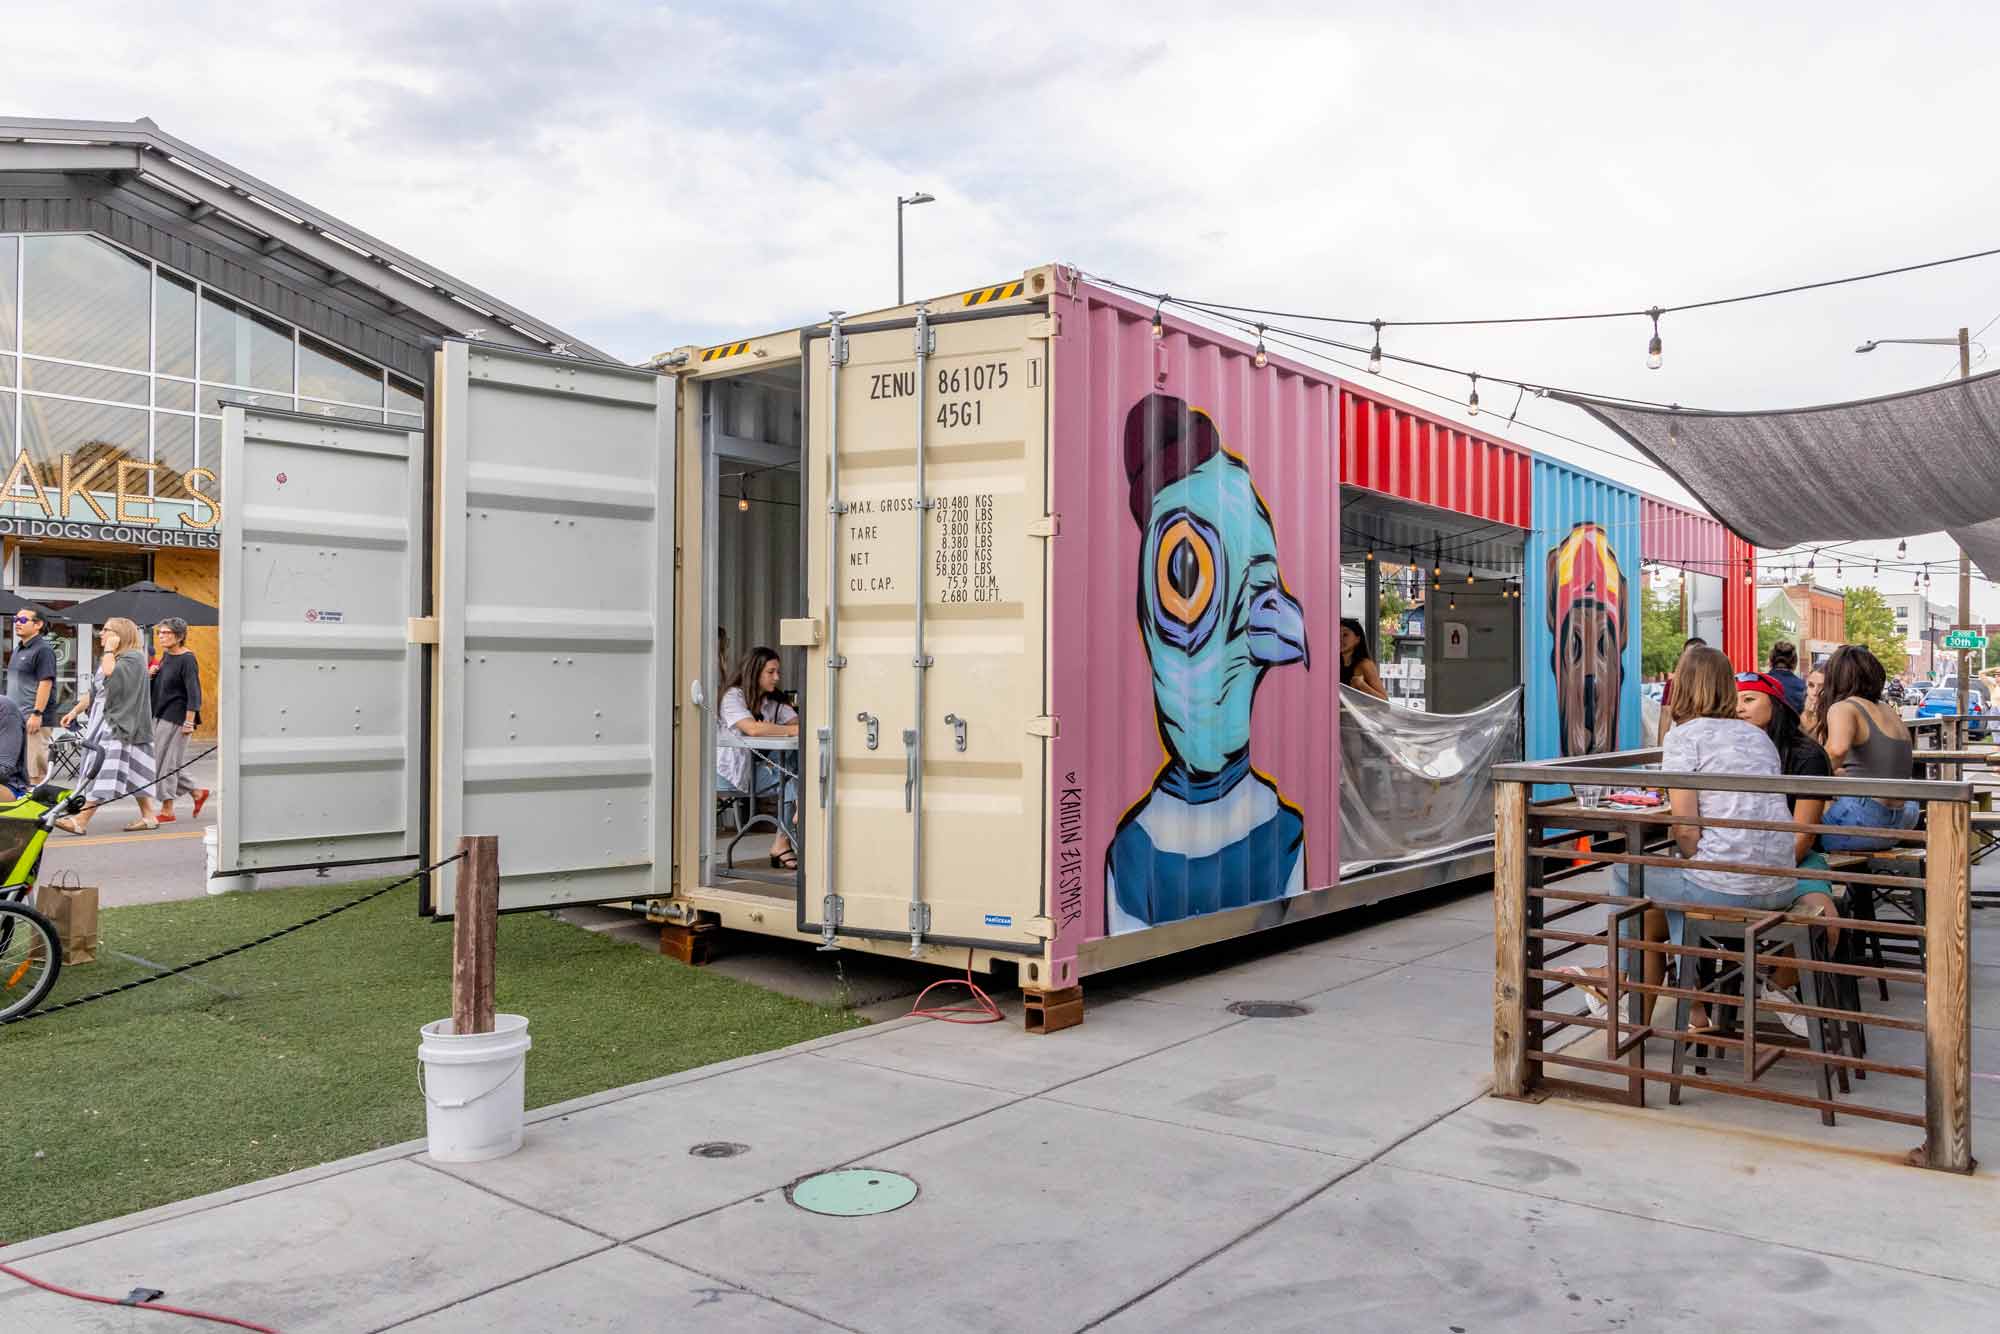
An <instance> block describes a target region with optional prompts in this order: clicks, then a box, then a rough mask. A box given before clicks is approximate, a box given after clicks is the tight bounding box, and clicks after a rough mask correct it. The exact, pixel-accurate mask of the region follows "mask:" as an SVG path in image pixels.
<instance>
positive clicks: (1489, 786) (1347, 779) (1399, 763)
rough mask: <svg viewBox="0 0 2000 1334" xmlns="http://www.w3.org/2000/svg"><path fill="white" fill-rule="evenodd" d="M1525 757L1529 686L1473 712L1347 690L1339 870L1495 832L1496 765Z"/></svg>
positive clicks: (1430, 852) (1403, 858)
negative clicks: (1398, 704) (1420, 708)
mask: <svg viewBox="0 0 2000 1334" xmlns="http://www.w3.org/2000/svg"><path fill="white" fill-rule="evenodd" d="M1520 757H1521V688H1520V687H1519V686H1516V687H1514V688H1513V689H1511V690H1509V691H1508V692H1507V693H1506V694H1504V695H1501V696H1500V697H1499V698H1498V699H1495V700H1494V701H1493V702H1492V703H1490V704H1484V705H1481V706H1480V707H1479V708H1477V709H1474V710H1473V711H1472V712H1470V713H1449V714H1446V713H1417V712H1415V711H1414V710H1410V709H1398V708H1395V707H1394V706H1392V705H1391V704H1390V703H1389V702H1388V701H1387V700H1380V699H1376V698H1375V697H1374V696H1373V695H1367V694H1363V693H1362V692H1361V691H1358V690H1355V689H1354V688H1353V687H1351V686H1342V687H1341V688H1340V873H1341V874H1342V875H1343V876H1347V875H1353V874H1355V873H1356V872H1359V871H1362V870H1365V869H1366V868H1368V867H1371V866H1381V865H1384V864H1386V863H1394V862H1413V861H1421V860H1422V859H1424V858H1425V857H1432V856H1436V855H1438V854H1440V853H1445V852H1450V851H1451V850H1452V849H1454V848H1462V847H1466V846H1468V845H1470V844H1474V843H1482V842H1487V841H1490V840H1491V839H1492V837H1493V766H1494V765H1496V764H1506V763H1510V762H1512V761H1515V760H1518V759H1520Z"/></svg>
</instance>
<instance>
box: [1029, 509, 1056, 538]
mask: <svg viewBox="0 0 2000 1334" xmlns="http://www.w3.org/2000/svg"><path fill="white" fill-rule="evenodd" d="M1061 532H1062V515H1060V514H1044V515H1043V516H1042V517H1041V518H1039V519H1030V520H1028V536H1029V537H1055V536H1056V535H1058V534H1059V533H1061Z"/></svg>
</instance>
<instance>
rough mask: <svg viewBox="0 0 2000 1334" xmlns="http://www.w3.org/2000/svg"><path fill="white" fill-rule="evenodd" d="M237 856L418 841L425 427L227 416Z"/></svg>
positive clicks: (228, 835)
mask: <svg viewBox="0 0 2000 1334" xmlns="http://www.w3.org/2000/svg"><path fill="white" fill-rule="evenodd" d="M222 459H223V463H222V599H221V602H222V605H221V609H220V612H221V621H222V626H221V629H222V658H221V678H222V679H221V681H220V682H219V684H220V685H221V687H222V689H221V691H220V696H221V699H220V714H221V749H220V757H219V762H220V769H221V773H220V778H219V780H218V781H219V784H220V787H221V790H222V800H221V802H220V805H219V807H218V810H217V816H216V824H217V835H216V837H217V857H216V860H217V867H218V869H219V870H220V871H224V872H229V871H265V870H279V869H284V868H289V867H299V866H313V865H327V864H341V863H354V862H369V861H385V860H392V859H395V858H401V857H414V856H415V855H416V854H417V851H418V849H419V847H420V841H419V833H418V826H419V815H420V807H419V800H420V797H419V774H418V771H417V768H416V759H415V757H416V756H417V755H419V754H421V753H422V747H421V742H420V728H421V725H422V710H421V703H422V697H421V695H420V694H419V691H420V690H421V683H422V675H421V673H422V670H423V663H422V657H421V653H422V650H421V649H420V648H419V647H418V646H416V645H414V644H411V643H410V642H409V639H410V635H409V623H410V619H411V618H412V617H415V616H417V615H418V614H419V612H420V610H421V605H420V599H421V595H422V579H423V570H422V550H423V547H422V534H423V496H424V484H423V483H424V478H423V432H421V431H408V430H403V429H400V428H397V427H393V426H381V425H371V424H368V423H365V422H354V421H343V420H341V419H339V418H334V417H316V416H302V415H300V414H298V413H292V412H274V411H266V410H262V409H249V408H242V407H226V408H224V409H223V414H222Z"/></svg>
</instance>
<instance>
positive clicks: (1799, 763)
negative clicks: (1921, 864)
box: [1736, 672, 1840, 1037]
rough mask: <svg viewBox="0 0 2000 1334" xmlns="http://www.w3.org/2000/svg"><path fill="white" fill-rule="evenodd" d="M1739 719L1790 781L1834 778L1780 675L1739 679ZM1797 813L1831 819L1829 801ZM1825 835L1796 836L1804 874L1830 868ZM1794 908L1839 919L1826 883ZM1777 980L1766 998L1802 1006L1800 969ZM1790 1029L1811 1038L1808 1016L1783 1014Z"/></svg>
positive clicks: (1816, 800) (1814, 801)
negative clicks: (1767, 745) (1773, 751)
mask: <svg viewBox="0 0 2000 1334" xmlns="http://www.w3.org/2000/svg"><path fill="white" fill-rule="evenodd" d="M1736 716H1737V717H1739V718H1741V719H1742V720H1743V721H1744V722H1746V723H1749V724H1750V725H1751V726H1753V727H1757V728H1761V729H1762V730H1763V732H1764V735H1765V736H1768V737H1770V738H1771V744H1772V745H1773V746H1775V747H1777V751H1778V764H1779V767H1780V768H1782V769H1783V770H1784V774H1785V777H1787V778H1831V777H1833V762H1832V761H1831V760H1829V759H1828V758H1827V755H1826V751H1825V749H1824V748H1822V747H1821V746H1820V744H1819V742H1817V741H1815V740H1813V739H1812V738H1811V737H1810V736H1807V735H1806V732H1805V729H1804V727H1802V726H1801V725H1800V723H1799V716H1798V714H1796V713H1794V712H1792V706H1791V702H1790V699H1789V697H1788V692H1787V690H1786V688H1785V684H1784V682H1782V681H1780V680H1779V679H1778V676H1777V674H1776V673H1775V672H1771V673H1766V672H1740V673H1738V674H1737V677H1736ZM1785 804H1786V805H1787V806H1788V807H1790V808H1791V812H1792V819H1793V820H1795V821H1797V822H1798V823H1799V824H1804V825H1811V824H1818V823H1820V820H1821V817H1822V816H1824V815H1825V814H1826V798H1824V797H1792V796H1787V797H1786V798H1785ZM1818 842H1819V835H1817V834H1814V833H1811V832H1809V831H1805V830H1801V831H1800V832H1799V833H1797V834H1795V835H1793V837H1792V859H1793V861H1794V862H1795V863H1797V865H1798V867H1799V869H1800V870H1802V871H1808V870H1818V871H1824V870H1826V869H1827V864H1826V857H1825V855H1824V854H1822V853H1821V852H1819V851H1818V848H1817V844H1818ZM1792 906H1793V907H1794V909H1796V910H1800V911H1805V912H1812V911H1818V912H1820V913H1823V914H1824V915H1826V916H1828V917H1835V916H1838V915H1839V913H1838V912H1837V910H1836V909H1835V906H1834V901H1833V886H1832V885H1831V884H1830V883H1828V882H1827V881H1825V880H1821V879H1812V880H1801V881H1799V882H1798V887H1797V888H1796V889H1795V890H1794V891H1793V894H1792ZM1839 940H1840V930H1839V928H1838V927H1828V928H1827V929H1826V943H1827V948H1828V950H1831V949H1832V948H1833V946H1834V945H1835V944H1836V943H1837V942H1838V941H1839ZM1775 981H1776V983H1777V986H1778V988H1779V989H1780V993H1781V994H1776V995H1772V994H1770V993H1769V992H1768V990H1767V992H1766V998H1767V999H1771V1000H1782V1001H1788V1002H1790V1003H1792V1004H1794V1005H1796V1004H1798V997H1797V995H1796V994H1795V993H1793V992H1792V988H1793V987H1795V986H1796V985H1797V982H1798V979H1797V970H1796V969H1790V968H1781V969H1779V970H1777V973H1776V975H1775ZM1778 1017H1779V1018H1780V1019H1782V1020H1783V1021H1784V1024H1785V1027H1786V1028H1788V1029H1790V1030H1791V1031H1792V1032H1793V1033H1794V1034H1795V1035H1796V1036H1798V1037H1804V1036H1806V1019H1805V1016H1804V1015H1798V1014H1785V1013H1780V1014H1779V1016H1778Z"/></svg>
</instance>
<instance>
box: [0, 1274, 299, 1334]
mask: <svg viewBox="0 0 2000 1334" xmlns="http://www.w3.org/2000/svg"><path fill="white" fill-rule="evenodd" d="M0 1274H9V1275H12V1276H13V1277H15V1278H18V1279H20V1280H21V1281H22V1282H23V1283H27V1284H30V1285H32V1286H34V1287H37V1288H40V1289H42V1290H43V1291H44V1292H53V1293H55V1294H57V1295H58V1296H62V1297H74V1298H76V1299H77V1300H78V1301H80V1302H98V1303H100V1304H102V1305H105V1306H129V1307H131V1308H132V1309H133V1310H135V1311H162V1312H164V1313H166V1314H167V1315H184V1316H186V1317H188V1318H189V1319H190V1320H207V1321H210V1322H212V1323H214V1324H217V1325H234V1326H235V1327H236V1328H238V1329H253V1330H256V1331H257V1334H278V1331H277V1330H275V1329H272V1328H271V1327H270V1326H269V1325H259V1324H255V1323H253V1322H251V1321H248V1320H238V1319H236V1318H235V1317H234V1316H226V1315H212V1314H210V1313H209V1312H207V1311H191V1310H189V1309H187V1308H186V1307H184V1306H168V1305H167V1304H166V1303H165V1302H133V1301H125V1300H123V1299H121V1298H118V1297H102V1296H99V1295H98V1294H97V1293H94V1292H78V1291H77V1290H76V1289H75V1288H65V1287H63V1286H61V1285H60V1284H56V1283H49V1282H47V1281H45V1280H43V1279H39V1278H36V1277H35V1276H34V1275H33V1274H24V1273H22V1272H21V1271H20V1270H18V1269H16V1268H14V1266H12V1265H0Z"/></svg>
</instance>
